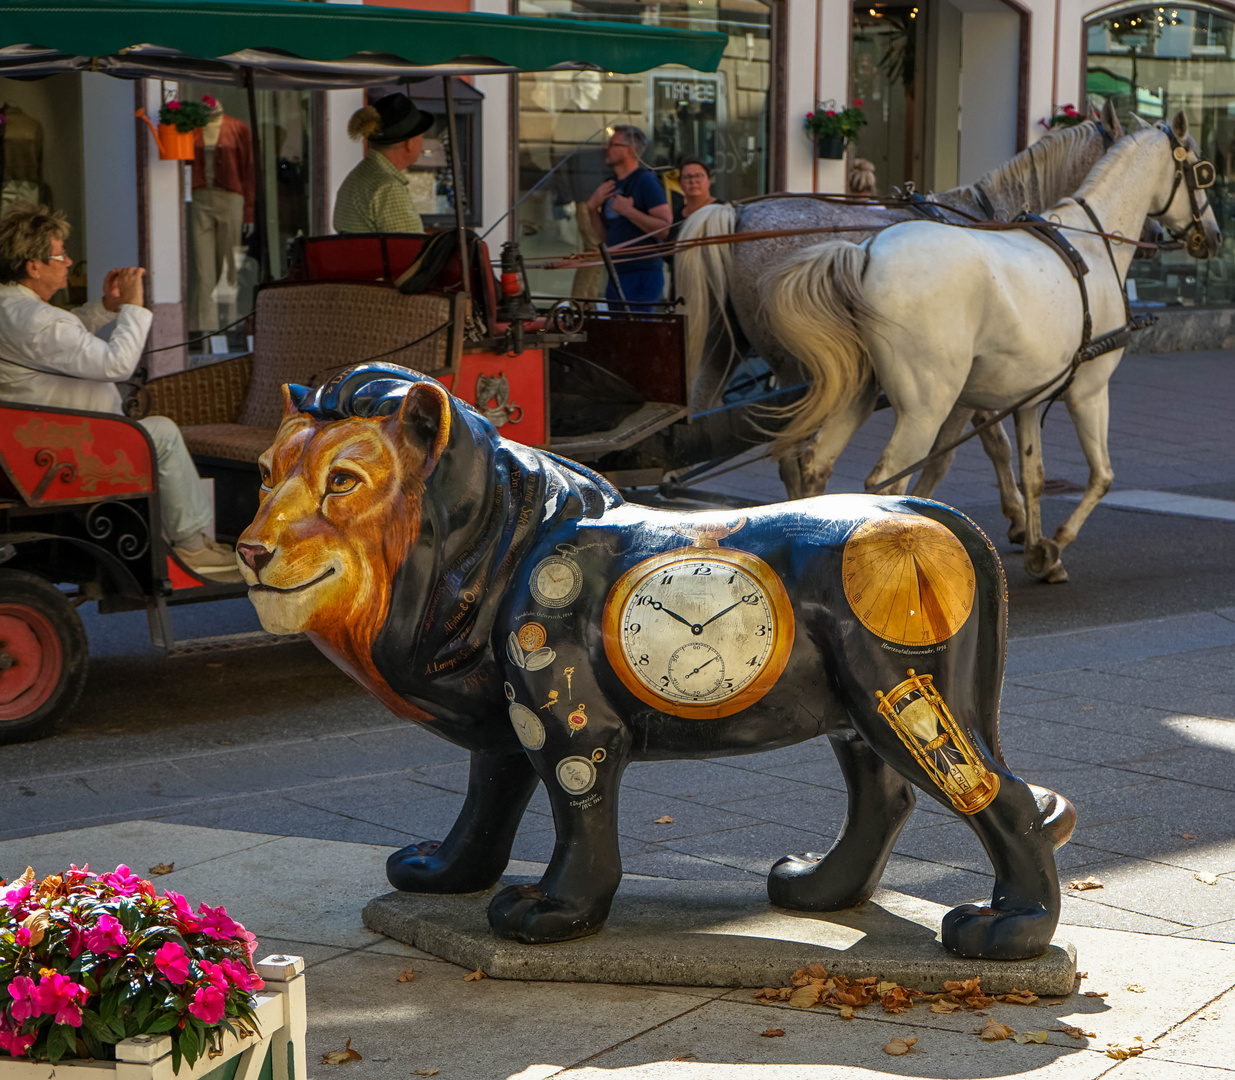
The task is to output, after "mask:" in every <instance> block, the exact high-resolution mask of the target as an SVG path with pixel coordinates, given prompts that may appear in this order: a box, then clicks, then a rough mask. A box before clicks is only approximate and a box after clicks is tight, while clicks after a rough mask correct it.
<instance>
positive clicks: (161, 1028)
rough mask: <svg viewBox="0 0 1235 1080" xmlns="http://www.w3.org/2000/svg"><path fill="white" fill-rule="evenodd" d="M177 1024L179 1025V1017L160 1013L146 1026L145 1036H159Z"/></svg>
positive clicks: (170, 1013) (171, 1013)
mask: <svg viewBox="0 0 1235 1080" xmlns="http://www.w3.org/2000/svg"><path fill="white" fill-rule="evenodd" d="M178 1023H180V1017H179V1016H177V1015H176V1014H175V1013H173V1012H169V1013H161V1014H160V1015H158V1016H156V1017H155V1018H154V1019H153V1020H151V1021H150V1023H148V1024H147V1025H146V1028H145V1034H147V1035H161V1034H162V1033H163V1032H165V1031H171V1029H172V1028H174V1027H175V1026H176V1025H177V1024H178Z"/></svg>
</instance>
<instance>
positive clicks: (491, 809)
mask: <svg viewBox="0 0 1235 1080" xmlns="http://www.w3.org/2000/svg"><path fill="white" fill-rule="evenodd" d="M539 779H540V778H539V777H538V776H537V775H536V770H535V769H533V768H532V765H531V762H529V761H528V759H527V755H526V754H524V753H523V752H521V751H520V752H519V753H517V754H481V753H475V752H473V754H472V762H471V768H470V770H469V773H468V779H467V796H466V797H465V799H464V801H463V809H462V810H461V811H460V813H459V817H458V818H457V819H456V820H455V823H454V826H453V827H452V828H451V830H450V833H449V835H447V837H446V839H445V840H441V841H438V840H426V841H423V842H421V843H418V844H412V845H410V846H409V847H405V848H403V849H402V850H400V851H396V852H395V853H394V854H393V855H391V856H390V858H389V859H387V860H386V877H387V878H388V879H389V881H390V884H391V885H393V886H394V887H395V888H396V889H401V890H403V891H404V892H432V893H466V892H478V891H480V890H481V889H487V888H489V886H491V885H493V884H494V883H495V882H496V881H497V880H498V879H499V878H500V877H501V876H502V871H503V870H505V869H506V864H507V863H508V862H509V861H510V849H511V846H512V845H513V844H514V842H515V833H516V831H517V830H518V828H519V822H520V821H521V820H522V819H523V811H524V810H526V809H527V804H528V801H529V800H530V799H531V797H532V793H533V792H534V791H535V790H536V785H537V783H538V782H539Z"/></svg>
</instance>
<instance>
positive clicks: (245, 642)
mask: <svg viewBox="0 0 1235 1080" xmlns="http://www.w3.org/2000/svg"><path fill="white" fill-rule="evenodd" d="M304 640H306V639H305V636H304V634H269V633H267V632H266V631H265V630H246V631H244V632H243V633H239V634H217V635H215V636H214V637H199V638H185V639H184V640H183V641H177V642H176V643H175V644H173V645H172V646H171V647H170V648H169V649H168V650H167V655H168V656H169V657H170V656H193V655H196V654H197V653H208V652H234V651H236V650H238V649H257V648H261V647H262V646H265V645H287V644H289V643H291V642H295V641H304Z"/></svg>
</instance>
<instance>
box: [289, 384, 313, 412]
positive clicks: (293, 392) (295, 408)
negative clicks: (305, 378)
mask: <svg viewBox="0 0 1235 1080" xmlns="http://www.w3.org/2000/svg"><path fill="white" fill-rule="evenodd" d="M312 393H313V391H312V390H310V389H309V387H307V386H297V385H296V383H284V384H283V419H284V420H290V419H291V418H292V417H294V416H299V415H300V406H301V404H302V403H303V402H304V400H305V398H307V397H308V396H309V395H310V394H312Z"/></svg>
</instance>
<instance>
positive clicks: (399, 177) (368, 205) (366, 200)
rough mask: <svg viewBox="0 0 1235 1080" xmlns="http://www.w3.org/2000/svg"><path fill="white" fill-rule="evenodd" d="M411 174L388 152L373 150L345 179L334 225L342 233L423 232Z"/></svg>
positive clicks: (335, 212)
mask: <svg viewBox="0 0 1235 1080" xmlns="http://www.w3.org/2000/svg"><path fill="white" fill-rule="evenodd" d="M407 184H408V176H407V173H406V172H405V171H404V170H402V169H396V168H395V167H394V166H393V165H392V164H391V163H390V161H389V159H388V158H387V157H386V155H385V154H381V153H379V152H378V151H377V150H370V151H369V153H368V154H367V155H366V156H365V159H364V161H362V162H361V163H360V164H359V165H357V166H356V167H355V168H354V169H353V170H352V171H351V172H350V173H348V174H347V177H346V178H345V179H344V181H343V183H342V184H340V185H339V194H338V195H337V196H335V201H334V227H335V231H336V232H341V233H422V232H424V231H425V230H424V223H423V222H422V221H421V220H420V215H419V214H418V213H416V208H415V207H414V206H413V205H412V195H411V192H410V191H409V190H408V186H407Z"/></svg>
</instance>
